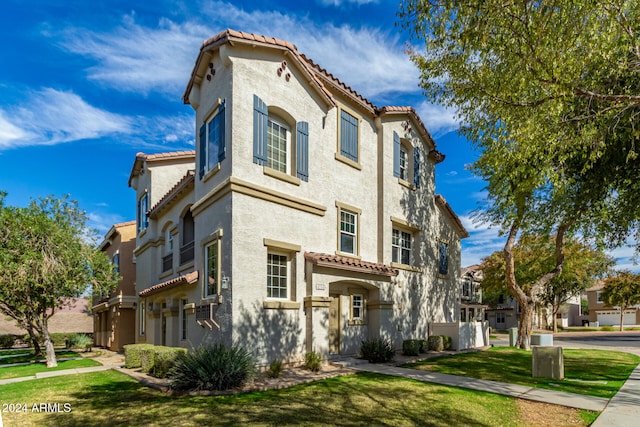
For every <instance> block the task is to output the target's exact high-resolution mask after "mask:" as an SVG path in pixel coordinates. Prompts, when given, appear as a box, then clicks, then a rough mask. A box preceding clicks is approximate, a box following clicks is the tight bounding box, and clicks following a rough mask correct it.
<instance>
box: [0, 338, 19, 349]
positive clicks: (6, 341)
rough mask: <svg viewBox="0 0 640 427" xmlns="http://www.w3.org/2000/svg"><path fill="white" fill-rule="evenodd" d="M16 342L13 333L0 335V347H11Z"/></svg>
mask: <svg viewBox="0 0 640 427" xmlns="http://www.w3.org/2000/svg"><path fill="white" fill-rule="evenodd" d="M15 344H16V337H15V336H13V335H0V348H11V347H13V346H14V345H15Z"/></svg>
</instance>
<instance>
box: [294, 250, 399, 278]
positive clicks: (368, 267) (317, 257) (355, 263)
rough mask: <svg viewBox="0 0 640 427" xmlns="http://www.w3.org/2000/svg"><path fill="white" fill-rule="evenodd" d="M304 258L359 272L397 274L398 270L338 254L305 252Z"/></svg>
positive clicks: (385, 274) (318, 264) (321, 264)
mask: <svg viewBox="0 0 640 427" xmlns="http://www.w3.org/2000/svg"><path fill="white" fill-rule="evenodd" d="M304 258H305V259H306V260H307V261H311V262H313V263H314V264H315V265H317V266H320V267H329V268H336V269H339V270H349V271H356V272H360V273H369V274H377V275H379V276H397V275H398V270H397V269H395V268H391V267H389V266H387V265H384V264H378V263H375V262H368V261H361V260H358V259H355V258H349V257H343V256H339V255H329V254H321V253H316V252H305V253H304Z"/></svg>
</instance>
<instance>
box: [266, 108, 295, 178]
mask: <svg viewBox="0 0 640 427" xmlns="http://www.w3.org/2000/svg"><path fill="white" fill-rule="evenodd" d="M272 125H276V126H278V127H279V128H280V129H282V130H284V171H282V170H280V169H278V168H275V167H273V163H274V162H273V159H272V158H270V157H269V145H270V144H269V142H270V141H271V140H272V138H270V136H269V135H271V133H270V132H269V131H270V129H271V127H272ZM294 154H295V153H294V150H293V134H292V132H291V126H290V125H289V123H287V121H286V120H284V119H283V118H281V117H280V116H278V115H277V114H275V113H274V112H269V114H268V116H267V164H266V165H265V168H267V169H271V170H273V171H275V172H279V173H281V174H285V175H289V176H292V177H293V175H292V171H293V170H295V165H294V164H293V163H295V162H294V159H295V157H294ZM269 163H271V166H270V165H269Z"/></svg>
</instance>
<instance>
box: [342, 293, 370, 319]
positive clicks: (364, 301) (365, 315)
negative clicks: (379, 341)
mask: <svg viewBox="0 0 640 427" xmlns="http://www.w3.org/2000/svg"><path fill="white" fill-rule="evenodd" d="M347 291H348V292H349V321H348V324H349V326H358V325H366V324H367V323H368V313H367V303H368V302H367V301H368V299H369V292H368V291H367V290H366V289H364V288H359V287H358V288H348V289H347ZM355 296H359V297H360V298H361V301H362V305H361V306H360V308H361V314H360V317H355V316H354V314H353V308H354V300H355V298H354V297H355Z"/></svg>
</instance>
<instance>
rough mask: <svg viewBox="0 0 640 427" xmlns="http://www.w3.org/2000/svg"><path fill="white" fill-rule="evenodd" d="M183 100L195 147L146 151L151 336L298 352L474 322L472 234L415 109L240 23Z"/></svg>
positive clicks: (140, 274)
mask: <svg viewBox="0 0 640 427" xmlns="http://www.w3.org/2000/svg"><path fill="white" fill-rule="evenodd" d="M363 72H364V70H363ZM183 99H184V102H185V104H188V105H190V106H191V107H192V108H193V109H194V110H195V121H196V122H195V134H196V150H195V153H192V154H190V156H191V157H187V156H186V155H183V154H181V153H164V154H157V155H144V154H139V155H138V156H137V157H136V161H135V163H134V167H133V170H132V173H131V178H130V186H131V187H132V188H133V189H134V190H135V191H136V195H137V200H138V217H139V218H138V230H137V236H138V239H137V247H136V250H135V256H136V259H137V264H136V266H137V285H136V286H137V287H136V289H137V291H138V295H139V298H140V300H139V304H138V322H137V326H136V336H137V341H138V342H150V343H155V344H165V345H172V346H183V347H192V346H197V345H199V344H200V343H207V342H218V341H223V342H226V343H231V342H239V343H242V344H244V345H246V346H247V347H248V348H250V349H251V350H252V351H254V353H255V354H256V356H257V357H258V359H259V361H260V362H261V363H269V362H270V361H272V360H274V359H284V360H286V361H290V362H295V361H299V360H301V359H302V358H303V357H304V353H305V352H306V351H316V352H319V353H321V354H322V355H324V356H325V357H327V356H330V355H332V354H354V353H357V352H358V351H359V349H360V346H361V343H362V340H364V339H367V338H378V337H382V338H389V339H391V340H393V341H394V343H395V345H396V346H397V347H401V346H402V340H403V339H409V338H426V337H427V336H429V335H430V333H431V331H430V325H432V324H435V323H442V322H455V321H457V320H458V318H457V317H458V316H459V313H460V307H459V305H460V302H459V292H460V291H459V283H460V239H461V238H464V237H467V236H468V234H467V232H466V230H465V229H464V227H463V226H462V224H461V222H460V220H459V218H458V217H457V216H456V214H455V213H454V212H453V210H452V209H451V207H450V206H449V204H448V203H447V202H446V200H445V199H444V198H443V197H442V196H441V195H438V194H436V191H435V179H434V176H435V172H434V170H435V167H436V165H437V164H438V163H439V162H441V161H442V160H443V159H444V155H443V154H441V153H440V152H438V151H437V150H436V146H435V143H434V141H433V139H432V138H431V136H430V134H429V132H428V131H427V129H426V127H425V125H424V123H423V122H422V120H421V119H420V117H419V116H418V115H417V113H416V112H415V110H414V109H413V108H411V107H397V106H386V107H377V106H375V105H373V104H372V103H371V102H369V101H368V100H367V99H365V98H364V97H362V96H361V95H359V94H358V93H357V92H356V91H354V90H353V89H352V88H350V87H349V86H348V85H346V84H345V83H343V82H342V81H340V80H338V79H337V78H336V77H335V76H333V75H332V74H331V73H330V72H328V71H327V70H325V69H323V68H321V67H320V66H319V65H317V64H316V63H314V62H313V61H312V60H311V59H309V58H308V57H306V56H305V55H303V54H301V53H300V52H299V51H298V50H297V48H296V47H295V46H294V45H293V44H291V43H289V42H287V41H283V40H279V39H274V38H269V37H263V36H257V35H253V34H247V33H243V32H237V31H232V30H226V31H223V32H221V33H219V34H217V35H216V36H214V37H212V38H210V39H208V40H206V41H205V42H204V43H203V44H202V46H201V49H200V52H199V55H198V57H197V59H196V62H195V66H194V68H193V71H192V73H191V76H190V78H189V81H188V84H187V87H186V90H185V92H184V96H183ZM159 159H162V160H159ZM169 171H170V172H169ZM183 256H184V258H183Z"/></svg>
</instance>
